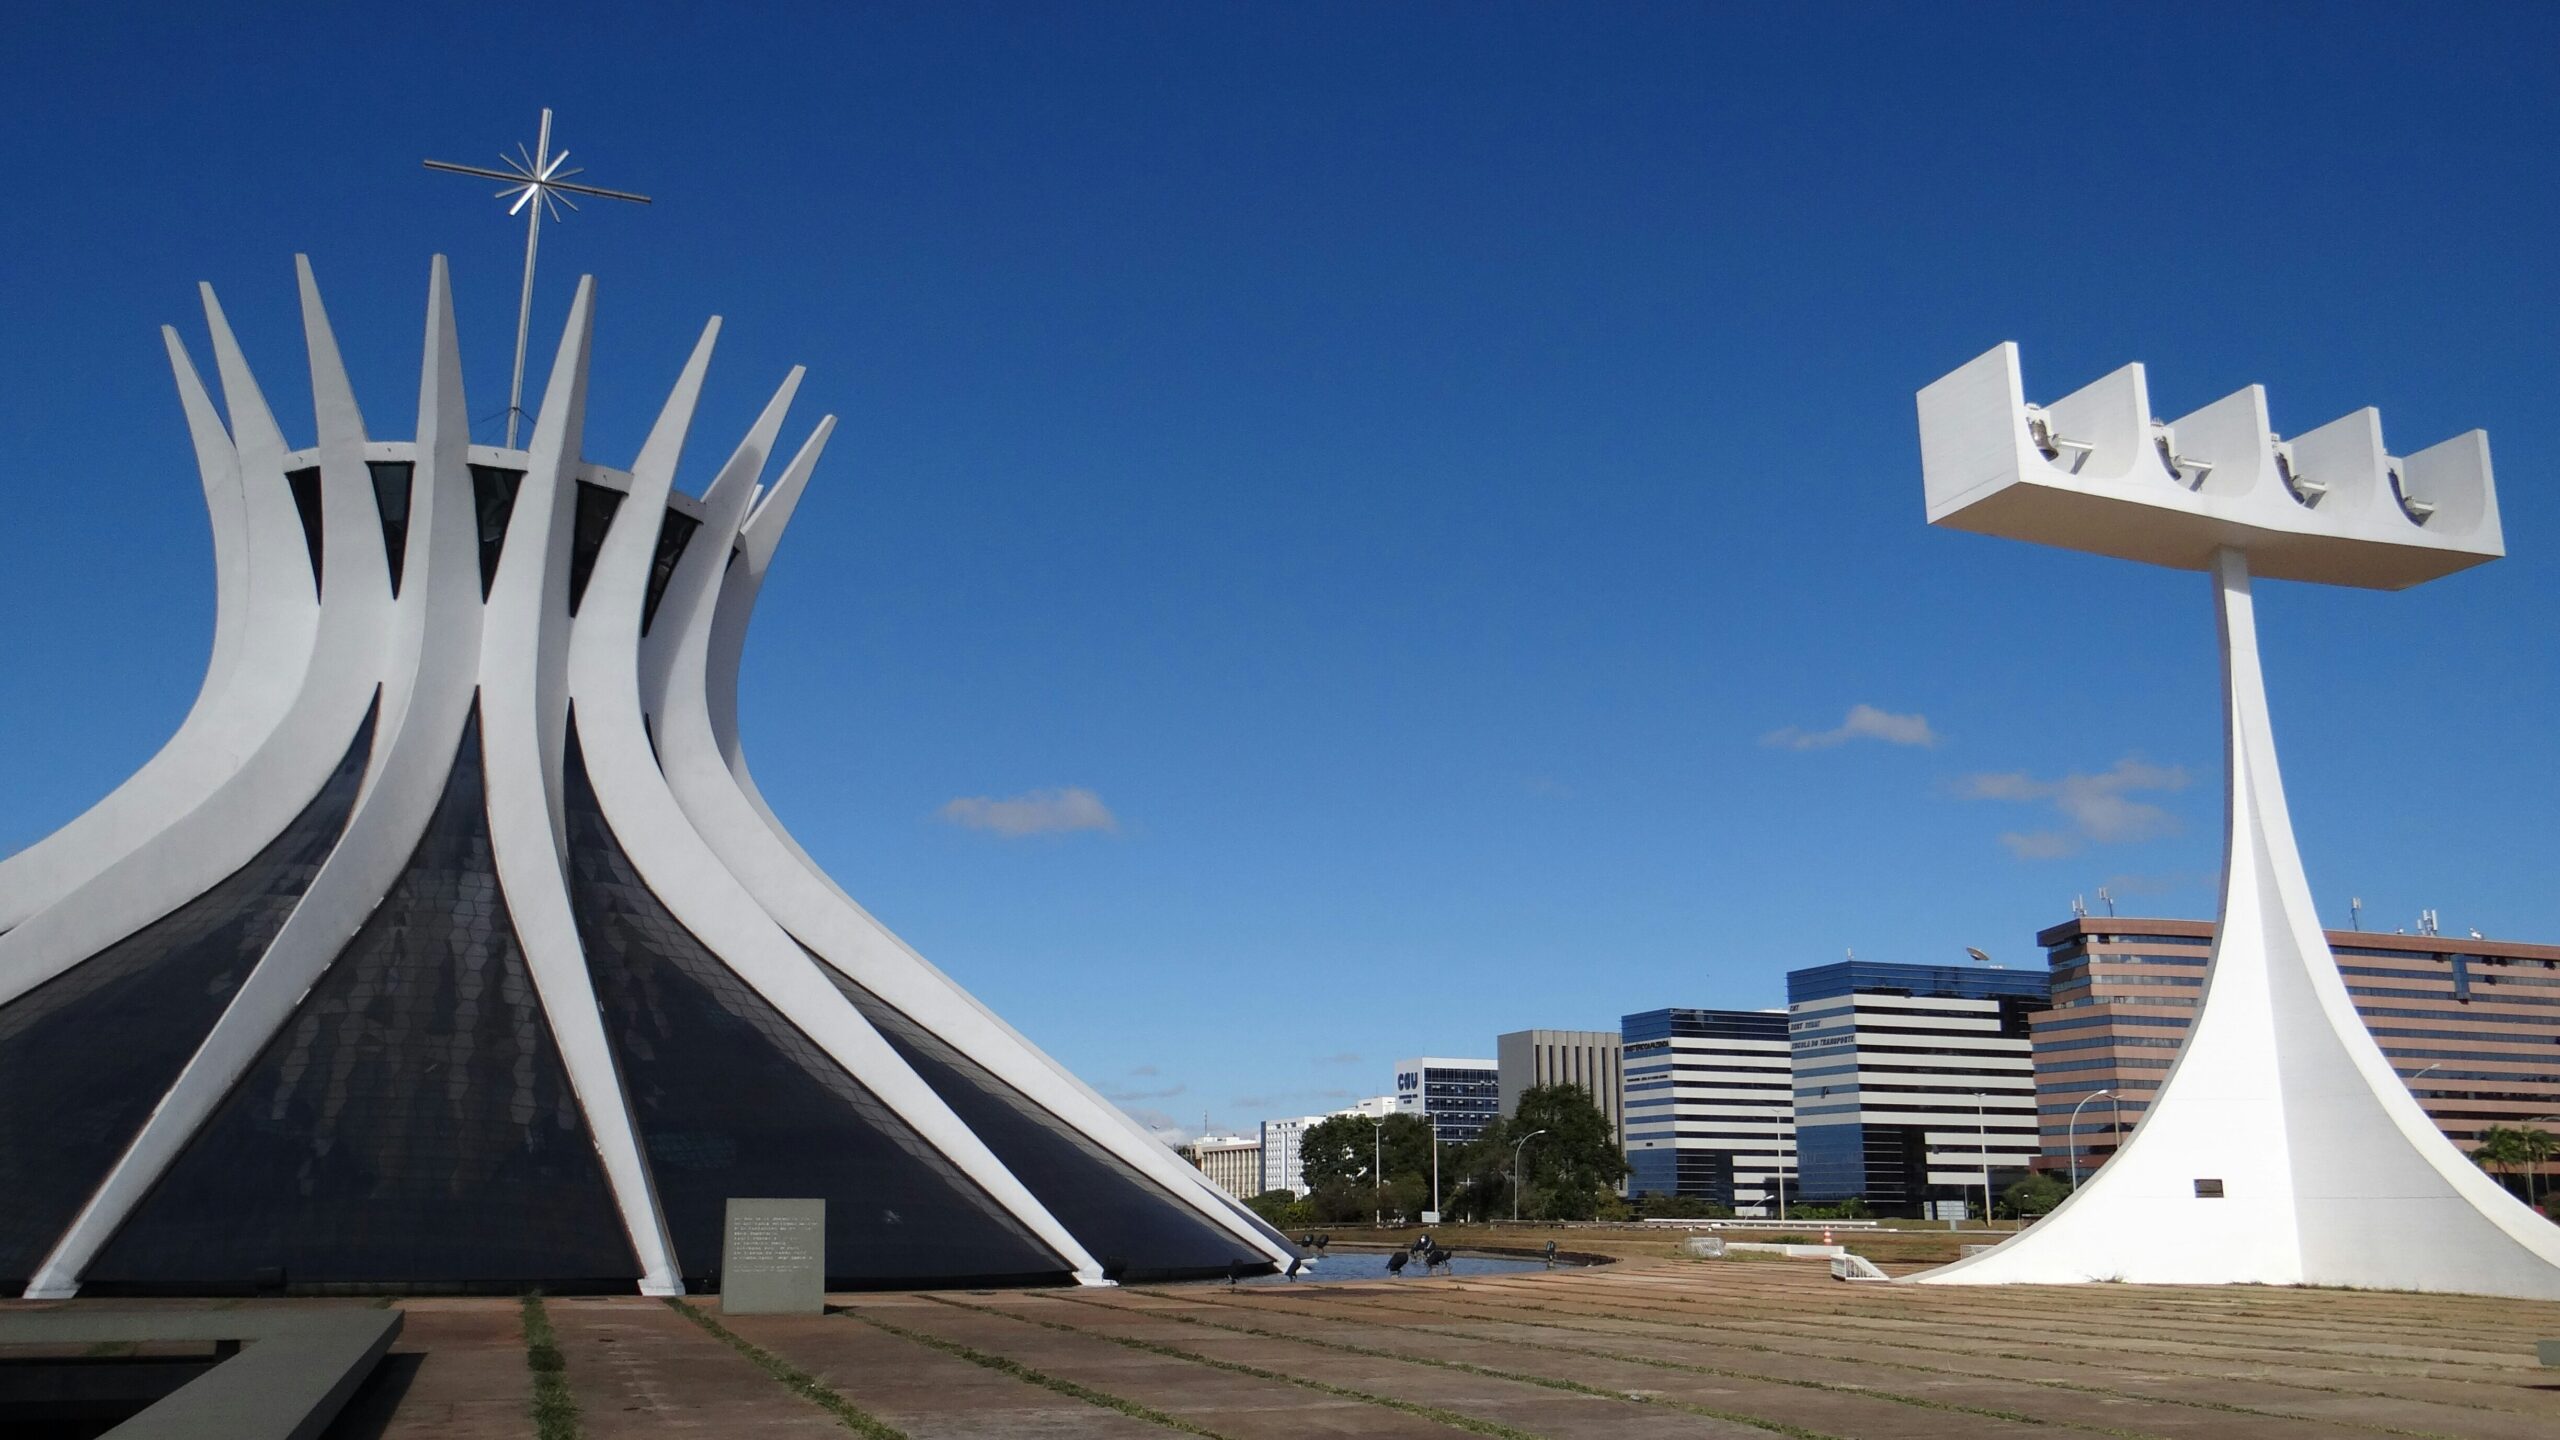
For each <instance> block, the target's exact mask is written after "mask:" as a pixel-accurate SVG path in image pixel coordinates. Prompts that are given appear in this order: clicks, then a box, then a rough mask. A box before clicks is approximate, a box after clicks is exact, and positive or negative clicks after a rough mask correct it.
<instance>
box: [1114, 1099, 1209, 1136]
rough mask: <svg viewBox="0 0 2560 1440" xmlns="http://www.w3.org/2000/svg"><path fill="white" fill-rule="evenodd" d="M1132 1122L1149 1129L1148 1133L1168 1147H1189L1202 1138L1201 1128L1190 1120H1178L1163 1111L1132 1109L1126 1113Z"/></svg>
mask: <svg viewBox="0 0 2560 1440" xmlns="http://www.w3.org/2000/svg"><path fill="white" fill-rule="evenodd" d="M1124 1113H1126V1114H1127V1115H1128V1117H1129V1118H1130V1119H1132V1120H1135V1121H1137V1122H1138V1123H1139V1124H1141V1125H1144V1126H1145V1127H1147V1133H1148V1134H1150V1135H1152V1136H1154V1137H1155V1138H1156V1139H1157V1141H1158V1142H1160V1143H1162V1144H1166V1145H1188V1144H1190V1143H1191V1142H1192V1141H1194V1140H1197V1139H1199V1138H1200V1127H1199V1126H1197V1125H1195V1124H1193V1123H1192V1122H1190V1121H1188V1120H1176V1119H1174V1118H1173V1117H1172V1116H1170V1115H1167V1114H1166V1113H1164V1112H1163V1111H1161V1110H1147V1109H1134V1108H1133V1109H1130V1110H1128V1111H1126V1112H1124Z"/></svg>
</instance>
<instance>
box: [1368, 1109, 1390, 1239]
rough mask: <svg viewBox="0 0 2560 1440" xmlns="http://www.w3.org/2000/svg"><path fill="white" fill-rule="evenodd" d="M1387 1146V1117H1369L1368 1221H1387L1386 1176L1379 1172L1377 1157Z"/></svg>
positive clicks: (1374, 1222) (1381, 1223)
mask: <svg viewBox="0 0 2560 1440" xmlns="http://www.w3.org/2000/svg"><path fill="white" fill-rule="evenodd" d="M1386 1148H1387V1117H1385V1116H1384V1115H1372V1116H1370V1117H1369V1206H1370V1209H1369V1223H1370V1224H1371V1225H1377V1226H1383V1225H1385V1224H1386V1223H1387V1177H1386V1176H1385V1175H1384V1174H1382V1173H1380V1170H1379V1159H1378V1157H1379V1156H1380V1155H1381V1154H1383V1153H1385V1151H1386Z"/></svg>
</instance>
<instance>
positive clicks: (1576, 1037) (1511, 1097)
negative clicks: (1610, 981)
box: [1493, 1030, 1627, 1139]
mask: <svg viewBox="0 0 2560 1440" xmlns="http://www.w3.org/2000/svg"><path fill="white" fill-rule="evenodd" d="M1493 1054H1494V1062H1495V1069H1496V1070H1498V1071H1499V1072H1500V1076H1499V1079H1500V1085H1501V1093H1500V1095H1499V1096H1498V1097H1497V1099H1498V1100H1499V1103H1500V1106H1501V1110H1500V1113H1501V1114H1502V1116H1503V1117H1504V1118H1505V1119H1508V1118H1510V1117H1511V1116H1512V1115H1515V1114H1517V1113H1519V1110H1520V1096H1521V1095H1522V1093H1523V1092H1525V1091H1529V1090H1534V1089H1536V1088H1537V1087H1539V1086H1541V1085H1579V1086H1581V1087H1582V1088H1583V1089H1584V1090H1585V1091H1588V1092H1589V1093H1590V1095H1591V1103H1592V1104H1593V1105H1594V1106H1596V1107H1598V1109H1599V1111H1600V1113H1601V1114H1602V1115H1605V1116H1607V1117H1608V1120H1609V1133H1610V1134H1611V1135H1614V1136H1617V1137H1619V1138H1621V1139H1623V1138H1625V1136H1626V1133H1627V1132H1626V1121H1625V1115H1624V1112H1623V1107H1622V1105H1621V1103H1620V1102H1621V1097H1620V1094H1619V1092H1620V1089H1621V1087H1622V1085H1623V1080H1622V1077H1621V1076H1620V1073H1619V1051H1618V1032H1617V1031H1615V1030H1514V1031H1512V1032H1511V1033H1510V1034H1508V1035H1499V1036H1496V1037H1494V1042H1493Z"/></svg>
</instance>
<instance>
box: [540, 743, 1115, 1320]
mask: <svg viewBox="0 0 2560 1440" xmlns="http://www.w3.org/2000/svg"><path fill="white" fill-rule="evenodd" d="M566 770H567V782H568V784H567V788H568V817H569V853H570V858H571V876H570V900H571V903H572V905H573V906H574V908H575V910H576V914H577V920H578V933H579V936H580V939H581V940H582V941H583V943H584V945H585V948H586V952H587V966H588V969H589V971H590V972H591V973H592V974H593V975H594V977H595V987H596V1000H597V1003H598V1005H599V1007H600V1008H601V1010H602V1012H603V1016H604V1022H605V1029H606V1032H607V1034H608V1035H609V1036H610V1037H611V1038H612V1042H613V1046H614V1053H615V1057H616V1059H617V1060H618V1061H619V1063H620V1065H621V1069H622V1081H623V1089H624V1090H625V1091H626V1092H627V1093H628V1094H629V1096H630V1100H631V1118H632V1123H633V1124H634V1126H635V1127H636V1128H637V1129H638V1131H639V1133H640V1143H641V1148H642V1149H643V1150H644V1151H645V1152H646V1153H647V1156H648V1160H649V1166H650V1171H651V1174H652V1175H653V1177H654V1178H655V1180H656V1183H657V1190H658V1203H659V1207H660V1209H661V1210H663V1211H664V1213H665V1215H666V1221H667V1233H668V1235H669V1237H670V1239H671V1240H672V1241H673V1243H674V1246H675V1251H676V1261H677V1264H678V1265H679V1266H680V1267H681V1269H682V1270H683V1273H684V1274H685V1276H686V1278H687V1281H688V1283H689V1284H697V1285H698V1284H703V1283H706V1282H709V1281H710V1280H712V1278H713V1277H714V1275H715V1273H716V1271H717V1268H718V1266H719V1263H720V1240H721V1226H722V1223H723V1219H722V1212H723V1209H724V1207H725V1205H726V1202H727V1201H728V1199H729V1198H730V1197H731V1196H757V1197H768V1198H777V1199H823V1200H825V1201H826V1202H827V1275H828V1284H829V1285H830V1287H833V1288H838V1289H851V1288H857V1287H861V1286H874V1285H925V1284H933V1283H944V1282H951V1283H958V1282H971V1283H979V1284H988V1283H1029V1282H1034V1281H1055V1280H1058V1279H1061V1278H1063V1277H1064V1275H1065V1274H1066V1271H1067V1265H1066V1263H1065V1262H1064V1261H1063V1260H1061V1259H1060V1258H1059V1257H1058V1256H1056V1255H1054V1254H1052V1253H1051V1252H1050V1251H1049V1249H1048V1248H1047V1247H1046V1246H1044V1245H1042V1244H1041V1243H1040V1242H1039V1241H1038V1240H1036V1239H1034V1238H1033V1237H1032V1235H1031V1233H1030V1232H1029V1231H1028V1230H1025V1229H1024V1228H1023V1227H1022V1226H1021V1225H1020V1224H1019V1223H1018V1222H1016V1221H1015V1220H1014V1219H1013V1218H1012V1217H1011V1216H1010V1215H1008V1214H1007V1213H1005V1211H1004V1210H1003V1209H1002V1208H1001V1207H1000V1206H998V1205H997V1204H996V1203H995V1201H994V1200H993V1199H991V1198H989V1197H988V1195H987V1194H986V1192H984V1191H982V1190H980V1189H979V1188H978V1187H977V1186H976V1184H974V1183H973V1182H971V1181H970V1180H969V1179H968V1178H967V1177H966V1176H964V1175H962V1174H961V1173H960V1171H959V1170H958V1169H957V1168H956V1167H955V1166H953V1165H952V1164H951V1162H950V1161H949V1160H947V1159H945V1158H944V1157H943V1156H942V1154H941V1153H940V1152H939V1151H937V1150H936V1149H935V1148H934V1147H933V1146H932V1145H931V1144H930V1143H928V1142H927V1141H926V1140H925V1139H924V1138H923V1137H921V1136H919V1135H917V1134H916V1133H915V1131H914V1130H913V1129H911V1128H909V1127H908V1125H907V1124H906V1122H904V1121H903V1120H901V1119H899V1118H898V1116H897V1113H896V1112H895V1111H893V1110H891V1109H890V1108H889V1107H888V1106H887V1105H885V1104H883V1103H882V1102H881V1100H880V1099H879V1097H878V1096H876V1095H874V1094H873V1093H872V1092H871V1091H870V1090H869V1089H868V1088H867V1087H865V1086H863V1085H862V1084H861V1083H859V1082H858V1081H856V1080H855V1079H854V1078H853V1077H852V1076H850V1075H848V1074H846V1073H845V1072H844V1070H843V1069H842V1068H841V1067H839V1066H838V1065H837V1064H836V1063H835V1061H834V1060H833V1059H831V1058H829V1056H828V1055H827V1053H826V1052H825V1051H824V1050H821V1049H820V1048H819V1047H818V1046H817V1044H816V1043H815V1042H813V1041H812V1040H810V1038H809V1037H808V1036H807V1035H805V1034H803V1033H802V1032H801V1031H800V1030H799V1029H798V1028H797V1027H796V1026H794V1025H793V1024H792V1023H791V1022H790V1021H789V1020H788V1019H786V1018H784V1016H783V1015H782V1012H780V1011H779V1010H776V1009H775V1008H774V1007H773V1005H772V1004H771V1003H770V1002H769V1001H767V1000H766V999H765V998H764V997H763V996H762V995H759V994H758V993H756V991H755V990H754V989H753V988H752V987H751V986H749V985H748V984H747V983H746V981H744V980H743V979H741V978H740V977H739V976H738V975H737V974H736V972H734V971H732V970H730V969H729V967H728V966H727V965H725V964H723V963H721V961H720V959H719V957H717V956H715V955H713V954H712V953H711V951H710V950H709V949H708V948H706V947H705V946H704V945H703V944H702V942H701V941H699V940H697V939H695V938H694V936H693V935H692V933H691V932H689V931H687V930H686V929H685V928H684V927H683V926H682V925H680V924H678V923H676V919H675V917H674V916H673V915H670V914H669V913H667V909H666V907H665V905H664V904H662V903H661V902H660V901H659V900H658V898H657V896H655V895H653V894H651V893H650V891H649V888H648V886H647V885H646V884H644V883H643V882H642V881H641V879H640V876H639V874H638V873H637V872H636V871H635V870H633V869H632V866H631V862H630V859H629V857H627V856H626V855H625V854H624V853H623V850H622V845H621V842H620V841H619V840H617V839H616V838H615V836H614V834H613V829H612V827H611V826H610V825H609V824H607V823H606V821H605V818H604V813H603V810H602V808H601V807H600V806H599V805H598V804H597V802H596V795H595V790H594V787H593V786H592V785H591V784H590V783H589V782H588V779H587V771H586V764H585V760H584V758H583V756H582V755H581V753H580V751H579V747H578V741H577V735H576V724H575V721H574V719H573V720H572V722H571V730H570V740H569V757H568V764H567V767H566ZM797 958H799V960H800V962H801V963H803V964H812V965H814V964H815V963H816V962H814V961H810V960H808V959H807V958H806V957H805V956H801V957H797ZM848 1018H852V1017H851V1016H850V1014H848Z"/></svg>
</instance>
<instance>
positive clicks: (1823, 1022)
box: [1787, 960, 2048, 1215]
mask: <svg viewBox="0 0 2560 1440" xmlns="http://www.w3.org/2000/svg"><path fill="white" fill-rule="evenodd" d="M2047 996H2048V991H2047V989H2046V972H2045V971H2043V970H2040V969H2038V970H2003V969H1999V968H1997V967H1966V966H1958V965H1891V964H1878V963H1874V962H1870V961H1864V960H1849V961H1844V962H1842V963H1839V964H1836V965H1822V966H1817V967H1814V968H1812V969H1809V970H1796V971H1791V972H1789V973H1788V975H1787V1030H1788V1037H1789V1039H1790V1041H1791V1042H1792V1047H1793V1054H1794V1060H1795V1097H1796V1156H1797V1169H1798V1172H1799V1174H1800V1176H1801V1182H1800V1185H1799V1193H1800V1194H1801V1195H1802V1196H1803V1197H1804V1198H1805V1199H1806V1200H1810V1201H1816V1202H1824V1201H1836V1200H1845V1199H1848V1198H1849V1197H1851V1196H1853V1195H1854V1196H1859V1197H1862V1198H1864V1199H1865V1201H1866V1203H1867V1204H1868V1205H1869V1206H1871V1207H1873V1208H1874V1209H1875V1210H1876V1211H1877V1213H1879V1214H1885V1215H1936V1214H1948V1215H1954V1214H1960V1213H1962V1208H1961V1207H1962V1206H1963V1205H1964V1204H1965V1203H1966V1202H1967V1200H1968V1198H1970V1199H1971V1200H1972V1201H1973V1202H1974V1203H1977V1204H1978V1203H1980V1198H1981V1193H1982V1188H1983V1184H1984V1176H1985V1172H1986V1170H1987V1171H1988V1173H1989V1180H1990V1185H1991V1188H1992V1190H1993V1193H1995V1194H1996V1193H1997V1192H1998V1190H1999V1189H2000V1187H2002V1186H2004V1185H2007V1184H2008V1183H2009V1182H2010V1181H2012V1180H2015V1179H2017V1178H2018V1176H2019V1175H2021V1174H2023V1173H2025V1171H2026V1170H2027V1169H2028V1167H2029V1166H2030V1165H2031V1164H2032V1163H2033V1162H2034V1160H2035V1157H2036V1143H2037V1131H2036V1091H2035V1086H2036V1081H2035V1068H2034V1055H2033V1052H2032V1050H2031V1048H2030V1045H2029V1038H2028V1017H2029V1016H2031V1015H2033V1014H2034V1013H2035V1012H2037V1011H2039V1010H2042V1009H2044V1008H2045V1007H2046V1003H2047Z"/></svg>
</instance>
